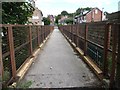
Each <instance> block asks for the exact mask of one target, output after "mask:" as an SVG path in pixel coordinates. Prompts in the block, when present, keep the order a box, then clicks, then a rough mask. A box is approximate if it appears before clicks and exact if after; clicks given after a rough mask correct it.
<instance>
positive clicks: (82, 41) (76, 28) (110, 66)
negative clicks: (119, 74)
mask: <svg viewBox="0 0 120 90" xmlns="http://www.w3.org/2000/svg"><path fill="white" fill-rule="evenodd" d="M117 27H118V25H117V24H115V23H108V22H94V23H82V24H78V25H65V26H60V27H59V29H60V30H61V32H62V33H64V34H65V35H66V36H67V37H69V39H71V41H72V42H74V44H76V46H77V47H79V48H80V49H81V50H82V51H83V53H84V55H85V56H88V57H89V58H91V60H92V61H93V62H94V63H95V64H96V65H97V66H98V67H99V68H100V69H101V70H102V71H103V73H104V75H106V73H107V74H110V72H111V71H114V68H115V62H116V59H117V51H118V42H117V41H118V40H117V39H118V37H119V36H118V33H117V31H118V30H117V29H118V28H117ZM115 33H116V34H115ZM113 47H114V48H113ZM113 73H114V72H113Z"/></svg>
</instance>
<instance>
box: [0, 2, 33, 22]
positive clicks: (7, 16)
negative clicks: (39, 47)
mask: <svg viewBox="0 0 120 90" xmlns="http://www.w3.org/2000/svg"><path fill="white" fill-rule="evenodd" d="M33 11H34V8H33V7H32V5H31V4H30V3H28V2H3V3H2V18H3V20H2V24H26V23H29V22H28V19H29V17H32V14H33Z"/></svg>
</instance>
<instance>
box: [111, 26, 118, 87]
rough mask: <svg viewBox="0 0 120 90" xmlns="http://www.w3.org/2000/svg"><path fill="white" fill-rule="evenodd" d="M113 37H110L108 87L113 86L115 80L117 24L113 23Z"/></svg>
mask: <svg viewBox="0 0 120 90" xmlns="http://www.w3.org/2000/svg"><path fill="white" fill-rule="evenodd" d="M113 27H114V30H113V29H112V31H113V39H112V46H113V47H112V67H111V73H110V87H113V85H114V80H115V67H116V49H117V37H118V36H117V34H118V32H117V24H114V26H113Z"/></svg>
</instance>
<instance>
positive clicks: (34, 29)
mask: <svg viewBox="0 0 120 90" xmlns="http://www.w3.org/2000/svg"><path fill="white" fill-rule="evenodd" d="M31 30H32V49H33V51H34V50H35V49H36V48H37V47H38V35H37V32H38V31H37V30H38V26H31Z"/></svg>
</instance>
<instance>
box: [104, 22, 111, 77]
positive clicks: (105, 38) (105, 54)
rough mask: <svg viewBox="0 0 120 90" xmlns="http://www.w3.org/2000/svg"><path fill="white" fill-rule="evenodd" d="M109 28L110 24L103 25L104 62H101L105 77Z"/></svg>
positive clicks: (106, 72)
mask: <svg viewBox="0 0 120 90" xmlns="http://www.w3.org/2000/svg"><path fill="white" fill-rule="evenodd" d="M109 29H110V24H106V25H105V34H104V55H103V56H104V57H103V58H104V59H103V60H104V64H103V66H104V67H103V75H104V76H105V77H106V76H107V74H108V59H107V57H108V46H109V41H110V38H109V36H110V35H109Z"/></svg>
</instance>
